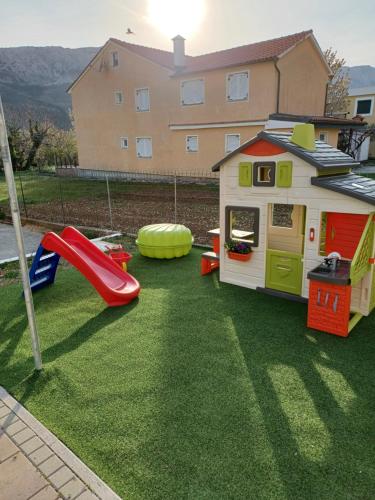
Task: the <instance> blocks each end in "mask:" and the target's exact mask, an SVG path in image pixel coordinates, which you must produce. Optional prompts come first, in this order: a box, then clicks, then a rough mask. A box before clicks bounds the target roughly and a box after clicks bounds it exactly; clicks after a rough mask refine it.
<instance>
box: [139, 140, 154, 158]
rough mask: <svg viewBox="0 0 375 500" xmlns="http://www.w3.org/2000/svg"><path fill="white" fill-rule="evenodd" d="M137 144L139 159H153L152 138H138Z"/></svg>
mask: <svg viewBox="0 0 375 500" xmlns="http://www.w3.org/2000/svg"><path fill="white" fill-rule="evenodd" d="M136 144H137V156H138V158H152V139H151V137H137V139H136Z"/></svg>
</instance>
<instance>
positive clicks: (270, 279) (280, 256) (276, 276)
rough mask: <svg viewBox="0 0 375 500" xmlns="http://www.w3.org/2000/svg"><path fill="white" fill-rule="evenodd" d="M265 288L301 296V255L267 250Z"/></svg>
mask: <svg viewBox="0 0 375 500" xmlns="http://www.w3.org/2000/svg"><path fill="white" fill-rule="evenodd" d="M266 287H267V288H272V289H273V290H280V291H281V292H287V293H293V294H295V295H301V290H302V255H301V254H297V253H291V252H285V251H283V250H267V262H266Z"/></svg>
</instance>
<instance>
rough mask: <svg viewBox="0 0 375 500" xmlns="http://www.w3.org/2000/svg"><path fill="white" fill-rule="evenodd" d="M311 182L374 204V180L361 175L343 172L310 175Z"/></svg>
mask: <svg viewBox="0 0 375 500" xmlns="http://www.w3.org/2000/svg"><path fill="white" fill-rule="evenodd" d="M311 184H313V185H314V186H318V187H321V188H324V189H329V190H331V191H336V192H337V193H342V194H346V195H347V196H351V197H352V198H357V199H358V200H362V201H365V202H367V203H370V204H371V205H375V180H374V179H368V178H367V177H363V176H361V175H356V174H344V175H332V176H325V175H323V176H321V177H312V178H311Z"/></svg>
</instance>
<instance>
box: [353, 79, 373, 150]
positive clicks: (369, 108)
mask: <svg viewBox="0 0 375 500" xmlns="http://www.w3.org/2000/svg"><path fill="white" fill-rule="evenodd" d="M374 102H375V86H372V87H360V88H357V89H350V91H349V97H348V108H347V109H348V113H349V117H354V116H358V115H360V116H363V118H364V119H365V121H366V122H367V123H368V124H369V125H373V124H375V106H374ZM361 149H363V150H364V151H363V154H364V155H367V156H368V157H369V158H375V141H371V142H370V141H369V140H368V141H367V144H364V145H363V146H362V148H361Z"/></svg>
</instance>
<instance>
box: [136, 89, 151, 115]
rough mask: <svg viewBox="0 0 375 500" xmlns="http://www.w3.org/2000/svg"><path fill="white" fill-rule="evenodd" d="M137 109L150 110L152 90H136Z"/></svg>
mask: <svg viewBox="0 0 375 500" xmlns="http://www.w3.org/2000/svg"><path fill="white" fill-rule="evenodd" d="M135 109H136V110H137V111H150V91H149V89H148V88H144V89H136V90H135Z"/></svg>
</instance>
